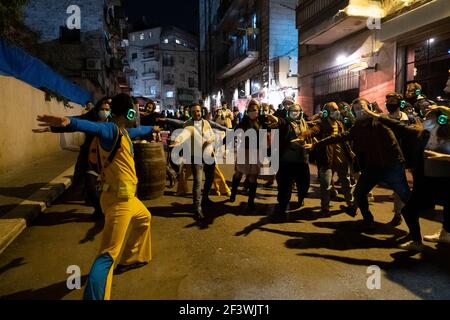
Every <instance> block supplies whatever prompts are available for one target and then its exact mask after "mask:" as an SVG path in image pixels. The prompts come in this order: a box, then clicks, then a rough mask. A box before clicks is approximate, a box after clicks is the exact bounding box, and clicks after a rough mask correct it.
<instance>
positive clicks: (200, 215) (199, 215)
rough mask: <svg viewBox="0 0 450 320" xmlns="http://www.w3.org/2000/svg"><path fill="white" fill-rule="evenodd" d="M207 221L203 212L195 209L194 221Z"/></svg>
mask: <svg viewBox="0 0 450 320" xmlns="http://www.w3.org/2000/svg"><path fill="white" fill-rule="evenodd" d="M203 219H205V215H204V214H203V211H202V209H201V208H197V209H195V214H194V220H195V221H200V220H203Z"/></svg>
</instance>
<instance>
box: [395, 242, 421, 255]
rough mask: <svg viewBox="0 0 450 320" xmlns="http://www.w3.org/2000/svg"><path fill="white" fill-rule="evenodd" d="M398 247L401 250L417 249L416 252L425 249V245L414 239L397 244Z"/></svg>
mask: <svg viewBox="0 0 450 320" xmlns="http://www.w3.org/2000/svg"><path fill="white" fill-rule="evenodd" d="M398 247H399V248H400V249H403V250H408V251H417V252H421V251H423V250H424V249H425V246H424V245H423V244H422V242H421V241H414V240H411V241H408V242H405V243H402V244H399V245H398Z"/></svg>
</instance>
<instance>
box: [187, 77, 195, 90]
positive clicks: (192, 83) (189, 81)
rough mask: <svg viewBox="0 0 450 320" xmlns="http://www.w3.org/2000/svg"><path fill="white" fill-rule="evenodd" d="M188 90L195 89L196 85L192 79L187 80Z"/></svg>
mask: <svg viewBox="0 0 450 320" xmlns="http://www.w3.org/2000/svg"><path fill="white" fill-rule="evenodd" d="M188 83H189V88H195V87H196V83H195V79H194V78H188Z"/></svg>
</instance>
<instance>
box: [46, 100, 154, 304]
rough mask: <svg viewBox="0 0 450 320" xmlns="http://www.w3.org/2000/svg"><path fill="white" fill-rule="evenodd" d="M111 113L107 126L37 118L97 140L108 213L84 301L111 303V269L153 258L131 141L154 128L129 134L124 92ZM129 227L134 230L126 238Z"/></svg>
mask: <svg viewBox="0 0 450 320" xmlns="http://www.w3.org/2000/svg"><path fill="white" fill-rule="evenodd" d="M111 111H112V115H113V120H112V121H111V122H106V123H100V122H90V121H86V120H80V119H76V118H67V117H55V116H50V115H43V116H38V117H37V120H38V121H39V122H41V123H40V124H39V125H40V126H46V127H48V126H53V127H66V129H67V131H68V132H75V131H81V132H85V133H89V134H93V135H95V136H96V137H97V138H98V141H99V142H98V156H99V162H100V164H101V182H102V194H101V198H100V202H101V207H102V210H103V212H104V214H105V226H104V230H103V235H102V241H101V246H100V251H99V255H98V257H97V258H96V259H95V261H94V263H93V265H92V268H91V271H90V273H89V277H88V281H87V285H86V288H85V291H84V299H86V300H103V299H104V300H109V299H110V296H111V284H112V275H113V267H114V264H117V262H119V264H118V265H117V270H119V271H126V270H128V269H133V268H137V267H140V266H143V265H145V264H147V263H148V262H149V261H150V260H151V234H150V221H151V214H150V212H149V211H148V209H147V208H146V207H145V205H144V204H143V203H142V202H141V201H140V200H139V199H138V198H137V197H136V185H137V182H138V180H137V177H136V171H135V165H134V159H133V144H132V142H131V138H132V137H136V136H143V135H145V134H149V133H151V132H152V131H153V127H138V128H132V129H128V130H127V128H131V127H133V126H134V123H135V116H136V110H134V108H133V104H132V101H131V98H130V97H129V96H128V95H126V94H119V95H117V96H115V97H114V98H113V99H112V103H111ZM128 228H130V232H129V236H128V239H126V238H125V237H126V234H127V230H128ZM122 248H123V252H122V256H121V257H120V260H119V254H120V252H121V250H122Z"/></svg>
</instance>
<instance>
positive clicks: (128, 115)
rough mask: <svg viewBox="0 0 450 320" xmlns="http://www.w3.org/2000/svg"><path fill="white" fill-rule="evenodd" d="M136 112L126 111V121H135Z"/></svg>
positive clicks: (132, 110)
mask: <svg viewBox="0 0 450 320" xmlns="http://www.w3.org/2000/svg"><path fill="white" fill-rule="evenodd" d="M136 114H137V112H136V110H134V109H128V111H127V114H126V115H125V118H127V119H128V120H134V119H136Z"/></svg>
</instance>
